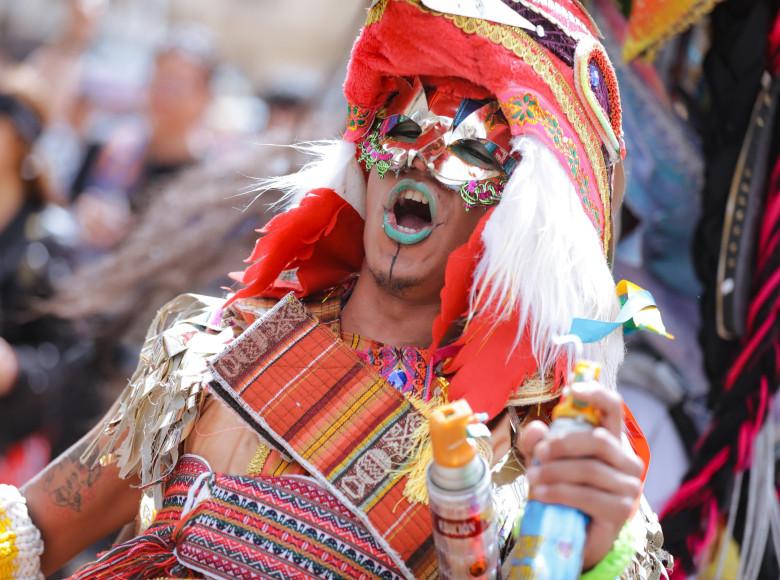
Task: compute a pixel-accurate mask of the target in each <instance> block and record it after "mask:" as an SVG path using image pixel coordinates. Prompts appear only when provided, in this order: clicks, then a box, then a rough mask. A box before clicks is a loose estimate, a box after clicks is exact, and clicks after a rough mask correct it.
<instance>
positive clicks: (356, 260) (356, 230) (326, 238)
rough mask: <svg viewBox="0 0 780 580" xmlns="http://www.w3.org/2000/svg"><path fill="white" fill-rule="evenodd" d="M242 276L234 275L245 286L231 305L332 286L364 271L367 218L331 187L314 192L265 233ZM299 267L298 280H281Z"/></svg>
mask: <svg viewBox="0 0 780 580" xmlns="http://www.w3.org/2000/svg"><path fill="white" fill-rule="evenodd" d="M261 233H263V234H264V235H263V237H261V238H260V239H259V240H258V241H257V243H256V244H255V248H254V250H253V251H252V254H251V255H250V256H249V258H248V259H247V262H252V265H250V266H249V267H248V268H247V269H246V270H244V272H243V273H241V274H238V275H234V277H236V279H238V280H240V281H241V282H242V283H243V284H244V285H245V287H244V288H242V289H241V290H239V291H238V292H236V293H235V294H234V295H233V297H232V298H231V299H230V300H229V301H228V304H230V303H231V302H233V301H235V300H237V299H239V298H249V297H255V296H275V297H279V296H283V295H284V294H286V293H287V292H289V291H291V290H292V291H294V292H295V293H296V295H297V296H299V297H301V296H307V295H309V294H314V293H316V292H320V291H322V290H326V289H328V288H331V287H333V286H335V285H337V284H340V283H341V282H343V281H344V280H345V279H346V278H347V277H349V276H350V275H352V274H354V273H356V272H358V271H359V270H360V265H361V263H362V261H363V244H362V243H361V240H362V239H363V220H362V219H361V217H360V216H359V215H358V213H357V212H356V211H355V209H354V208H353V207H352V206H351V205H349V203H348V202H347V201H346V200H344V199H343V198H342V197H341V196H339V195H338V194H337V193H336V192H335V191H333V190H332V189H315V190H312V191H311V192H309V193H308V194H307V195H306V196H305V197H304V198H303V200H302V201H301V204H300V205H299V206H298V207H296V208H293V209H291V210H289V211H286V212H284V213H282V214H279V215H278V216H276V217H275V218H274V219H272V220H271V221H270V222H268V224H267V225H266V227H265V228H264V229H263V230H261ZM292 268H297V269H298V270H297V272H296V277H297V281H289V280H279V279H278V278H279V274H281V273H282V272H283V271H284V270H288V269H292Z"/></svg>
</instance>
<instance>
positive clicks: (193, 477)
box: [0, 0, 664, 578]
mask: <svg viewBox="0 0 780 580" xmlns="http://www.w3.org/2000/svg"><path fill="white" fill-rule="evenodd" d="M597 35H598V32H597V31H596V30H595V27H594V25H593V24H592V23H591V21H590V19H589V18H588V16H587V15H586V13H585V12H584V11H583V10H582V8H581V7H580V5H579V4H578V3H577V2H573V1H566V2H560V3H552V2H549V1H533V2H532V1H529V0H524V1H522V2H508V3H503V2H500V1H497V0H496V1H491V2H486V1H483V2H479V3H473V4H472V3H469V2H461V3H451V2H439V1H434V0H422V1H420V0H380V1H378V2H374V3H373V4H372V6H371V8H370V10H369V14H368V21H367V24H366V26H365V28H364V29H363V31H362V33H361V35H360V37H359V38H358V40H357V42H356V44H355V46H354V49H353V53H352V59H351V63H350V67H349V72H348V76H347V80H346V84H345V94H346V97H347V100H348V102H349V104H350V105H349V112H350V115H349V119H348V126H347V130H346V133H345V135H344V138H343V139H342V140H340V141H337V142H333V143H327V144H322V145H321V146H320V145H317V146H316V147H315V148H316V150H317V152H318V154H319V159H318V160H316V161H314V162H313V163H311V164H310V165H308V166H306V167H304V168H303V169H302V170H301V171H300V172H299V173H297V174H295V175H292V176H287V177H283V178H278V179H275V180H271V181H270V182H268V183H266V184H265V185H266V186H267V187H269V188H270V187H274V188H280V187H281V188H282V189H285V190H286V191H288V192H289V199H290V205H289V207H288V209H287V211H286V212H285V213H283V214H281V215H279V216H278V217H276V218H275V219H274V220H272V221H271V222H270V223H269V225H268V226H267V227H266V228H265V230H264V234H265V235H264V236H263V237H262V238H261V239H260V240H259V241H258V243H257V245H256V247H255V250H254V252H253V253H252V255H251V256H250V259H249V262H250V265H249V267H248V268H247V269H246V270H245V271H244V272H243V274H242V275H241V281H242V282H243V285H244V287H243V288H242V289H241V290H239V291H238V292H236V293H235V294H233V295H232V296H231V297H230V298H229V299H228V300H227V302H225V301H221V300H215V299H208V298H205V297H198V296H192V295H187V296H182V297H180V298H177V299H176V300H174V301H173V302H171V303H170V304H168V305H166V306H165V307H164V308H163V309H162V310H161V311H160V313H159V314H158V317H157V319H156V320H155V322H154V323H153V324H152V327H151V329H150V330H149V334H148V337H147V341H146V343H145V346H144V349H143V351H142V353H141V364H140V366H139V368H138V370H137V371H136V373H135V375H134V376H133V377H132V379H131V382H130V384H129V386H128V387H127V390H126V391H125V393H124V394H123V395H122V397H121V398H120V400H119V401H118V402H117V404H116V405H115V406H114V408H113V409H112V410H111V412H110V413H109V416H108V419H107V421H106V423H105V424H104V425H101V426H99V427H97V428H96V429H95V430H94V431H93V433H92V434H91V435H90V436H89V437H88V438H86V439H85V441H84V442H83V443H82V444H80V445H77V446H76V447H74V448H73V449H72V450H71V451H70V452H69V453H67V454H66V455H64V456H63V457H61V458H60V459H59V460H58V461H56V462H55V463H53V464H52V465H51V466H50V467H49V468H47V470H45V471H44V472H43V473H42V474H41V475H40V476H39V477H38V478H36V479H35V480H33V481H32V482H31V483H30V484H28V485H27V486H26V487H25V488H24V489H23V490H22V493H23V495H24V498H26V508H25V503H24V502H25V499H24V498H23V497H22V496H21V495H19V493H18V492H17V491H16V490H15V489H13V488H3V490H2V491H1V492H0V497H1V498H2V499H1V500H0V501H1V502H2V503H0V506H2V508H1V509H2V510H3V511H4V512H5V513H4V517H2V518H0V526H2V532H6V533H10V535H11V539H10V541H9V540H7V539H6V540H5V542H6V545H9V546H11V547H10V549H8V550H7V552H8V553H10V555H11V557H10V559H7V560H3V562H4V563H3V564H2V565H3V566H6V568H4V570H12V571H15V572H12V573H15V574H16V575H17V576H19V577H30V574H31V572H30V571H31V570H34V569H35V566H36V565H37V563H38V558H39V556H41V554H42V556H41V558H40V562H41V567H42V569H43V571H45V572H50V571H51V570H53V569H55V568H56V567H57V566H59V565H61V564H62V563H63V562H65V561H67V559H68V558H70V557H72V556H73V555H74V554H75V553H77V552H78V551H79V550H80V549H81V548H83V547H84V546H85V545H87V544H88V543H89V542H91V541H93V540H95V539H97V538H99V537H101V536H104V535H105V534H108V533H110V532H111V531H113V530H116V529H118V528H119V527H120V526H122V525H123V524H126V523H127V522H129V521H131V520H132V519H133V517H134V516H135V523H134V524H133V528H132V529H130V530H129V535H128V537H130V539H128V540H126V541H124V542H120V543H118V544H117V545H116V546H115V547H114V548H113V549H111V550H110V551H108V552H107V553H105V554H103V555H102V556H101V557H100V559H99V560H98V561H97V562H95V563H93V564H90V565H87V566H86V567H84V568H83V569H81V570H80V571H79V572H78V573H77V574H76V576H75V577H76V578H118V577H121V578H129V577H133V578H156V577H188V578H189V577H193V576H198V575H200V574H203V575H208V576H210V577H225V578H228V577H242V578H243V577H247V578H248V577H285V578H286V577H310V576H323V577H329V578H337V577H363V578H369V577H381V578H395V577H435V576H436V575H437V561H436V556H435V553H434V550H433V543H432V540H431V520H430V513H429V510H428V508H427V505H426V494H425V483H424V473H425V468H426V466H427V464H428V462H429V461H430V444H429V440H428V436H427V421H426V417H427V416H428V415H429V413H430V410H431V409H432V408H433V407H434V406H436V405H438V404H441V403H442V402H443V401H445V400H456V399H460V398H465V399H466V400H467V401H468V402H469V403H470V405H471V406H472V408H474V410H475V411H480V412H485V413H487V414H488V416H489V418H490V421H489V425H490V427H491V429H492V433H493V437H492V440H491V442H490V444H489V445H484V446H483V447H484V451H485V453H486V454H487V455H488V456H489V457H491V461H492V463H493V465H494V466H495V468H494V469H495V477H494V481H495V483H496V487H495V497H496V515H495V517H496V521H497V522H498V524H499V528H500V530H501V534H500V535H501V543H502V551H503V553H504V554H506V550H508V549H510V548H511V534H510V533H508V532H509V530H511V528H512V524H513V523H514V521H515V520H516V518H517V516H518V515H519V513H521V511H522V505H523V503H524V501H525V499H524V498H525V495H526V494H525V488H524V486H525V484H526V477H525V476H523V475H521V474H523V473H524V470H523V469H522V468H521V466H522V464H523V461H522V460H518V459H517V458H516V456H515V453H514V450H519V451H520V452H521V454H522V455H523V456H524V457H525V462H526V464H528V465H531V463H530V462H531V461H533V464H532V467H531V468H530V469H529V471H528V472H527V474H526V475H527V482H528V483H530V485H531V489H532V491H533V493H534V495H535V497H537V498H539V499H540V500H542V501H548V502H556V503H563V504H567V505H571V506H575V507H577V508H579V509H581V510H583V511H584V512H586V513H587V514H588V515H589V516H590V518H591V520H590V524H589V530H588V540H587V544H586V548H585V558H584V564H583V569H584V570H586V571H587V574H588V577H591V578H615V577H619V576H625V577H630V578H646V577H658V576H659V575H660V574H662V573H663V567H664V566H663V563H662V558H663V554H662V552H661V550H660V544H661V534H660V529H659V528H658V527H657V523H656V520H655V516H654V515H653V514H652V513H650V512H649V510H648V509H647V508H646V504H645V503H644V502H642V501H641V478H642V472H643V468H642V461H641V460H640V459H639V458H638V457H637V455H636V454H635V453H634V451H633V450H632V449H631V447H630V446H629V445H628V443H625V444H624V443H623V442H622V441H621V437H623V438H624V439H626V440H628V439H631V442H632V444H633V446H634V447H635V448H636V449H638V450H639V451H640V454H641V455H643V458H644V460H645V462H646V461H647V453H646V447H643V446H642V441H643V439H642V437H641V433H639V432H638V430H637V429H636V428H635V425H634V424H633V422H632V421H631V420H630V419H627V420H625V425H624V414H623V407H622V404H621V401H620V398H619V396H618V395H617V394H616V393H615V392H614V386H615V373H616V369H617V366H618V365H619V363H620V361H621V359H622V354H623V352H622V351H623V346H622V340H621V338H620V336H619V334H612V335H610V336H609V337H607V338H606V339H605V340H602V341H599V342H595V343H593V344H590V345H588V346H586V349H585V354H586V356H587V357H588V358H590V359H593V360H596V361H599V362H600V363H602V365H603V374H602V382H603V384H604V386H603V387H602V386H593V385H592V386H590V387H587V388H582V389H580V390H579V392H578V394H579V396H580V397H581V398H582V399H584V400H586V401H589V402H592V403H593V404H595V405H596V406H597V407H599V408H600V410H601V416H602V426H601V427H599V428H597V429H595V430H594V431H593V432H592V434H579V435H577V436H576V437H563V438H557V439H545V435H546V429H547V428H546V426H545V424H544V422H543V421H531V419H534V418H541V419H546V418H547V417H548V413H547V411H548V409H549V406H550V403H551V402H554V401H555V400H556V399H557V398H558V396H559V394H560V389H561V387H562V385H563V382H564V381H565V377H566V375H567V369H568V368H569V367H570V365H571V363H572V362H573V361H572V360H571V353H568V352H567V351H566V350H565V349H563V348H562V347H559V346H556V342H555V341H554V338H555V337H556V336H558V335H563V334H566V333H567V332H569V330H570V328H571V326H572V321H573V320H574V319H575V318H581V319H583V318H587V319H596V320H600V321H611V320H613V319H615V317H616V315H617V312H618V309H619V303H618V299H617V297H616V294H615V289H614V282H613V280H612V276H611V273H610V270H609V267H608V261H607V257H608V255H609V253H610V247H611V242H612V235H613V234H612V231H613V223H612V215H613V211H612V209H613V204H615V205H616V204H617V201H616V200H614V198H615V197H616V194H615V193H613V183H614V182H615V181H616V180H617V179H618V178H619V176H620V163H621V157H622V155H623V150H622V141H621V129H620V102H619V95H618V92H617V86H616V83H615V80H614V73H613V70H612V68H611V66H610V63H609V61H608V59H607V57H606V55H605V53H604V51H603V49H602V48H601V46H600V44H599V42H598V41H597V40H596V36H597ZM623 310H624V311H625V307H624V308H623ZM618 320H619V321H620V320H622V319H621V318H620V317H618ZM627 416H628V415H627ZM624 432H625V433H626V434H627V435H628V436H626V435H624ZM513 433H515V434H516V435H519V438H517V437H516V436H515V435H513ZM139 502H140V509H139ZM36 526H37V529H36ZM38 530H40V532H38ZM2 532H0V533H2ZM0 538H3V536H0ZM21 570H24V572H22V571H21Z"/></svg>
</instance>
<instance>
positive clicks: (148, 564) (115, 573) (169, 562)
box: [70, 535, 193, 580]
mask: <svg viewBox="0 0 780 580" xmlns="http://www.w3.org/2000/svg"><path fill="white" fill-rule="evenodd" d="M173 548H174V546H173V545H172V544H170V543H169V542H166V541H165V540H164V539H163V538H161V537H158V536H154V535H145V536H139V537H137V538H135V539H133V540H130V541H129V542H127V543H124V544H120V545H119V546H116V547H114V548H113V549H111V550H109V551H108V552H104V553H103V554H101V555H100V558H99V559H98V560H97V561H95V562H93V563H91V564H86V565H84V566H82V567H81V568H79V569H78V570H77V571H76V573H75V574H73V576H71V577H70V580H113V579H115V578H162V577H167V578H170V577H174V574H175V572H174V568H177V567H179V566H180V564H179V562H178V560H176V556H175V555H174V554H173ZM188 577H189V578H192V577H193V576H192V575H191V574H188Z"/></svg>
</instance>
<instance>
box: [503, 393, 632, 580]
mask: <svg viewBox="0 0 780 580" xmlns="http://www.w3.org/2000/svg"><path fill="white" fill-rule="evenodd" d="M572 389H573V392H574V393H575V394H576V397H577V399H580V400H582V401H585V402H587V403H590V404H592V405H594V406H595V407H597V408H599V409H600V410H601V426H600V427H597V428H595V429H594V430H593V431H591V432H582V431H580V432H577V433H570V434H567V435H564V436H552V435H550V436H549V437H548V432H549V427H548V426H547V425H545V424H544V423H542V422H541V421H533V422H531V423H529V424H528V425H527V426H526V427H525V428H524V429H523V430H522V432H521V433H520V437H519V439H518V444H517V447H518V450H519V451H520V452H521V453H522V454H523V455H524V457H525V459H526V465H527V466H528V483H529V485H530V487H531V493H532V495H533V497H534V498H535V499H538V500H539V501H542V502H545V503H557V504H563V505H568V506H572V507H575V508H577V509H579V510H581V511H582V512H584V513H586V514H587V515H588V516H590V518H591V522H590V525H589V528H588V539H587V542H586V544H585V559H584V564H583V568H584V569H585V570H587V569H589V568H592V567H593V566H595V565H596V564H598V563H599V562H600V561H601V560H602V559H603V558H604V556H606V555H607V553H608V552H609V551H610V550H611V549H612V544H613V543H614V541H615V539H616V538H617V536H618V534H619V533H620V530H621V528H622V527H623V525H624V524H625V522H626V520H627V519H628V518H629V517H630V516H631V514H632V512H633V509H634V506H635V505H637V502H638V500H639V497H640V495H641V493H642V479H641V478H642V469H643V465H642V461H641V460H640V459H639V458H638V457H637V456H636V455H635V454H634V453H633V451H631V449H629V448H627V447H625V446H624V445H623V444H622V442H621V432H622V429H623V402H622V399H621V397H620V395H619V394H617V393H616V392H614V391H610V390H609V389H606V388H605V387H602V386H600V385H598V384H595V383H592V384H579V385H574V386H573V387H572Z"/></svg>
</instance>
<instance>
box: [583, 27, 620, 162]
mask: <svg viewBox="0 0 780 580" xmlns="http://www.w3.org/2000/svg"><path fill="white" fill-rule="evenodd" d="M591 65H594V66H596V68H598V70H599V72H601V76H602V77H603V82H604V85H605V86H606V88H607V94H608V96H609V110H607V111H605V110H604V107H603V106H602V104H601V102H600V101H599V99H598V97H597V96H596V94H595V92H594V90H593V86H592V84H591V79H590V67H591ZM574 80H575V83H574V84H575V86H576V87H577V93H578V94H579V96H580V99H582V100H583V101H584V102H585V103H586V104H587V105H588V107H587V110H588V111H589V112H591V113H592V115H591V121H592V122H593V124H594V125H595V126H596V127H598V128H600V129H601V134H602V135H601V137H602V140H603V141H604V143H605V144H606V145H607V147H608V150H609V154H610V158H611V159H612V161H613V162H617V161H618V160H619V159H620V157H621V156H622V155H623V150H624V148H623V146H622V142H621V137H622V132H623V112H622V109H621V106H620V92H619V90H618V87H617V77H616V76H615V70H614V69H613V68H612V64H611V63H610V62H609V57H607V53H606V51H605V50H604V47H603V46H601V45H600V44H599V43H597V42H596V41H595V40H593V39H592V38H589V37H584V38H582V39H581V40H580V42H579V43H578V44H577V50H576V51H575V52H574Z"/></svg>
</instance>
